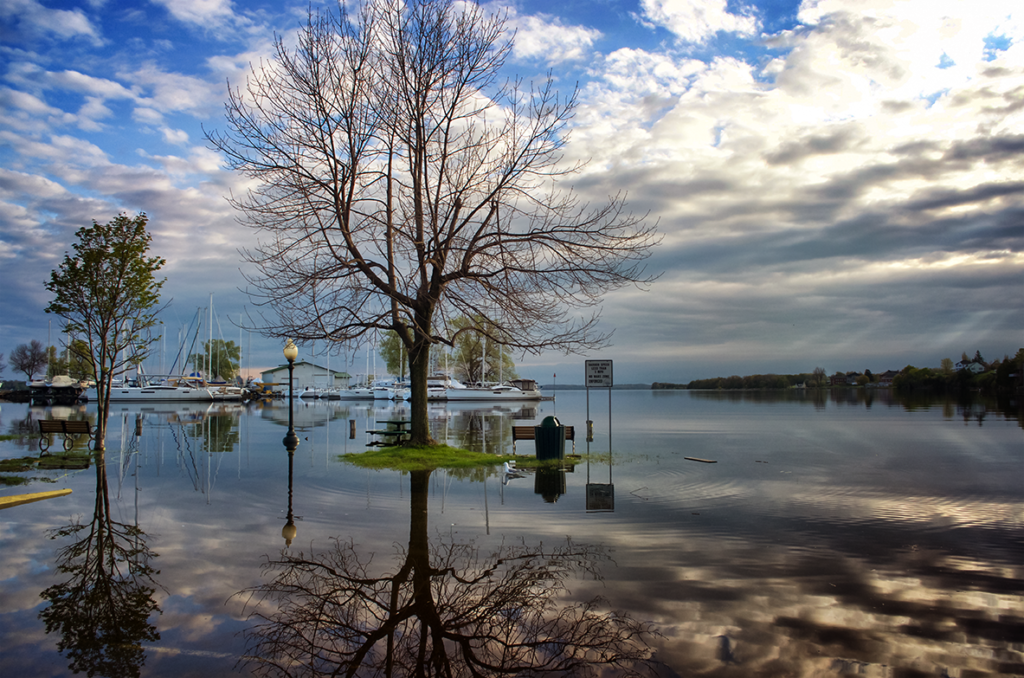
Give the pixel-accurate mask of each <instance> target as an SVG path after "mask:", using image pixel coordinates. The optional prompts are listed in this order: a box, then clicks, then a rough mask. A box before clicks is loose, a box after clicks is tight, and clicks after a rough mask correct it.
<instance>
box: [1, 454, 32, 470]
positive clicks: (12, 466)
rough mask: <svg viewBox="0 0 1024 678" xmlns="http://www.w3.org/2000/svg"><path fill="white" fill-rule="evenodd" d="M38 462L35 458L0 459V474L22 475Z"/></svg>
mask: <svg viewBox="0 0 1024 678" xmlns="http://www.w3.org/2000/svg"><path fill="white" fill-rule="evenodd" d="M37 461H39V459H37V458H36V457H20V458H18V459H0V473H24V472H25V471H31V470H32V468H33V467H34V466H35V465H36V462H37Z"/></svg>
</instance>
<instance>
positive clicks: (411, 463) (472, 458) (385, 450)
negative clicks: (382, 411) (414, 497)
mask: <svg viewBox="0 0 1024 678" xmlns="http://www.w3.org/2000/svg"><path fill="white" fill-rule="evenodd" d="M339 458H340V459H341V460H342V461H345V462H348V463H350V464H353V465H355V466H359V467H361V468H369V469H388V470H392V471H432V470H434V469H439V468H446V469H458V468H483V467H487V466H497V465H499V464H502V463H504V462H506V461H514V462H516V466H517V467H518V468H521V469H523V468H543V467H546V466H558V465H559V464H561V463H575V462H577V461H579V459H578V458H572V459H570V458H566V459H564V460H561V461H559V460H557V459H554V460H550V461H540V460H538V459H536V458H535V457H524V456H516V455H511V454H504V455H502V454H486V453H484V452H471V451H470V450H462V449H459V448H457V447H449V446H448V445H420V446H414V445H409V446H405V445H397V446H395V447H381V448H377V449H373V450H367V451H366V452H353V453H350V454H342V455H339Z"/></svg>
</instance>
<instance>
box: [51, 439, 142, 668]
mask: <svg viewBox="0 0 1024 678" xmlns="http://www.w3.org/2000/svg"><path fill="white" fill-rule="evenodd" d="M95 467H96V501H95V505H94V508H93V515H92V520H91V521H90V522H89V523H88V524H83V523H79V522H72V523H71V524H69V525H67V526H65V527H61V528H58V529H56V530H54V531H53V533H52V535H51V536H52V538H53V539H63V538H78V541H75V542H74V543H72V544H69V545H66V546H63V547H61V548H60V550H59V551H58V552H57V560H56V565H57V567H56V570H57V572H58V573H59V574H61V575H66V576H67V579H65V580H64V581H63V582H61V583H59V584H54V585H53V586H50V587H49V588H47V589H46V590H44V591H43V592H42V593H41V594H40V596H41V597H42V598H43V599H44V600H46V601H47V602H48V603H49V606H48V607H46V608H44V609H43V610H42V611H41V612H40V613H39V618H40V619H42V620H43V622H44V623H45V625H46V632H47V633H59V634H60V639H59V640H58V641H57V650H58V651H59V652H60V653H61V654H64V655H65V656H66V657H67V658H68V659H69V660H70V663H69V664H68V668H70V669H71V670H72V671H73V672H74V673H80V672H85V673H86V674H88V675H89V676H93V675H101V676H110V677H121V676H138V675H140V672H141V669H142V666H143V665H144V664H145V661H146V656H145V650H144V649H143V647H142V643H143V642H153V641H156V640H159V638H160V634H159V633H158V632H157V630H156V627H155V626H154V625H153V624H152V623H150V616H151V615H153V613H157V614H159V613H160V608H159V607H158V606H157V604H156V601H155V600H154V599H153V593H154V592H155V591H156V587H157V586H158V584H157V583H156V582H155V581H154V579H153V577H154V575H156V574H158V571H157V570H155V569H154V568H153V566H152V564H151V563H152V561H153V560H154V559H155V558H156V554H155V553H153V552H152V551H151V550H150V549H149V547H148V546H147V545H146V534H145V533H144V532H143V531H142V530H141V529H140V528H139V526H138V525H137V524H136V525H126V524H124V523H119V522H117V521H115V520H114V519H113V517H112V515H111V511H110V491H109V488H108V485H107V465H106V462H105V459H104V454H103V452H99V453H97V455H96V464H95Z"/></svg>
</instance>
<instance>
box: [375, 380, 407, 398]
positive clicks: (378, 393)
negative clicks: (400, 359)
mask: <svg viewBox="0 0 1024 678" xmlns="http://www.w3.org/2000/svg"><path fill="white" fill-rule="evenodd" d="M371 390H372V391H373V399H374V400H408V399H409V398H410V397H411V390H410V389H409V387H408V386H406V385H405V384H403V383H402V382H398V381H376V382H374V383H373V387H372V388H371Z"/></svg>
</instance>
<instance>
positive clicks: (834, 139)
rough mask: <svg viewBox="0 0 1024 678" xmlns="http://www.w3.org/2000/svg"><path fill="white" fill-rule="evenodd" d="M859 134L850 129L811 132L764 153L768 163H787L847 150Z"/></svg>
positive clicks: (857, 138)
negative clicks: (826, 132) (821, 132)
mask: <svg viewBox="0 0 1024 678" xmlns="http://www.w3.org/2000/svg"><path fill="white" fill-rule="evenodd" d="M858 140H859V135H858V134H856V133H855V132H854V130H852V129H841V130H837V131H835V132H833V133H829V134H812V135H810V136H808V137H807V138H805V139H793V140H790V141H786V142H783V143H782V144H780V145H779V147H778V148H777V149H776V150H775V151H772V152H771V153H766V154H765V155H764V159H765V162H767V163H768V164H769V165H788V164H790V163H794V162H799V161H801V160H804V159H806V158H808V157H811V156H814V155H829V154H834V153H841V152H843V151H847V150H849V149H850V148H851V147H852V146H853V145H854V144H855V142H857V141H858Z"/></svg>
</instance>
